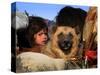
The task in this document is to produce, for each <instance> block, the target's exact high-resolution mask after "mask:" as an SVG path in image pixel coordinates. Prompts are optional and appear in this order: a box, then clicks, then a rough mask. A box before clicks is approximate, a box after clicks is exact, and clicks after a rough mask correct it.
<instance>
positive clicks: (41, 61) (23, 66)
mask: <svg viewBox="0 0 100 75" xmlns="http://www.w3.org/2000/svg"><path fill="white" fill-rule="evenodd" d="M80 68H81V67H80V66H78V65H77V64H76V63H75V62H73V61H68V60H64V59H54V58H51V57H48V56H46V55H44V54H41V53H35V52H24V53H21V54H19V55H18V56H17V59H16V72H17V73H19V72H36V71H54V70H66V69H80Z"/></svg>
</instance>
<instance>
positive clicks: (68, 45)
mask: <svg viewBox="0 0 100 75" xmlns="http://www.w3.org/2000/svg"><path fill="white" fill-rule="evenodd" d="M64 44H65V46H66V47H68V48H70V47H71V46H72V41H71V40H65V41H64Z"/></svg>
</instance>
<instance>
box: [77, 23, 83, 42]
mask: <svg viewBox="0 0 100 75" xmlns="http://www.w3.org/2000/svg"><path fill="white" fill-rule="evenodd" d="M75 31H76V34H77V35H78V38H79V40H80V41H82V33H83V32H82V31H83V29H82V28H80V27H79V26H78V25H77V26H76V27H75Z"/></svg>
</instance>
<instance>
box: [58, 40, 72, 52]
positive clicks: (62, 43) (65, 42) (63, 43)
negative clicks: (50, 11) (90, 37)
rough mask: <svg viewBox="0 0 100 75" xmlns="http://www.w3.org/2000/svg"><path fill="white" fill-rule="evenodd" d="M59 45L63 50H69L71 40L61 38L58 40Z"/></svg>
mask: <svg viewBox="0 0 100 75" xmlns="http://www.w3.org/2000/svg"><path fill="white" fill-rule="evenodd" d="M59 47H60V48H61V50H63V51H67V50H70V49H71V47H72V40H63V41H60V42H59Z"/></svg>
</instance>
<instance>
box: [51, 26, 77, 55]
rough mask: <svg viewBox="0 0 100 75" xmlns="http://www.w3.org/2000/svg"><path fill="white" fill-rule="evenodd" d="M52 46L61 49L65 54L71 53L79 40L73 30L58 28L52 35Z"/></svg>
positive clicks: (64, 27)
mask: <svg viewBox="0 0 100 75" xmlns="http://www.w3.org/2000/svg"><path fill="white" fill-rule="evenodd" d="M52 37H53V38H52V40H53V44H55V45H56V46H57V47H58V48H59V49H61V50H62V51H63V52H64V53H65V54H68V53H70V52H71V50H72V49H74V48H76V47H77V46H78V42H79V38H78V35H77V33H76V32H75V29H74V28H71V27H67V26H59V27H57V29H56V31H55V32H54V33H53V34H52Z"/></svg>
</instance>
